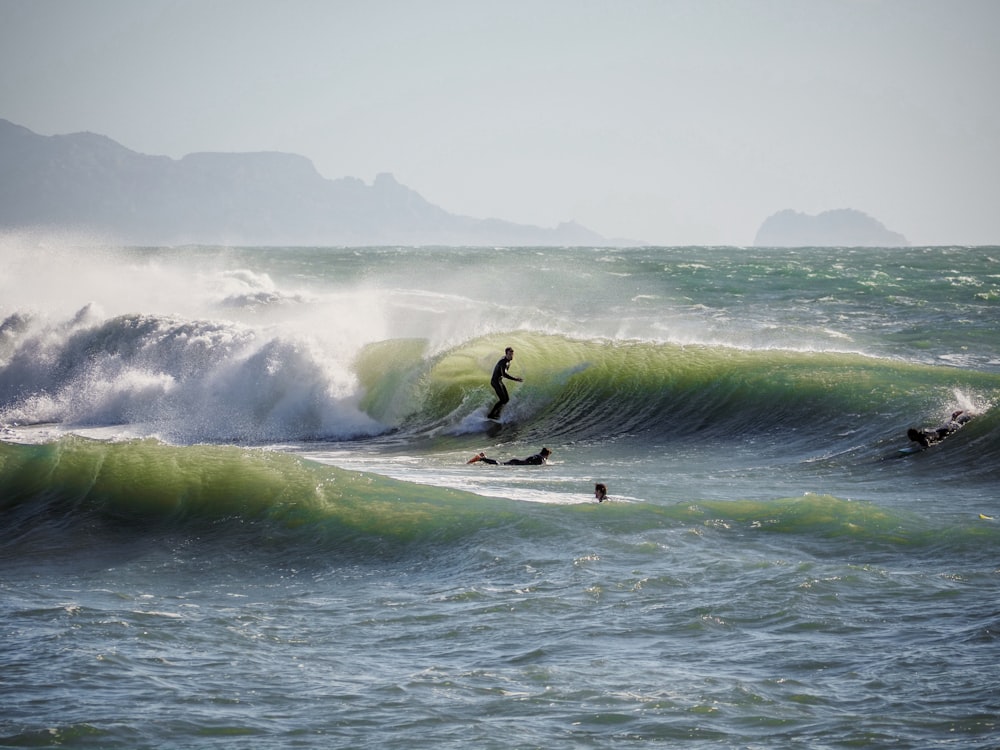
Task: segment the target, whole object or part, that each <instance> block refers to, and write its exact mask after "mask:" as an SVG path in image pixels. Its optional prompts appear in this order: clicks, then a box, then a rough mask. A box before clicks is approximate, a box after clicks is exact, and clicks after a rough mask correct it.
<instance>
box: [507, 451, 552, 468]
mask: <svg viewBox="0 0 1000 750" xmlns="http://www.w3.org/2000/svg"><path fill="white" fill-rule="evenodd" d="M503 463H504V466H541V465H542V464H544V463H545V456H543V455H542V454H541V453H536V454H535V455H534V456H528V457H527V458H512V459H510V460H509V461H504V462H503Z"/></svg>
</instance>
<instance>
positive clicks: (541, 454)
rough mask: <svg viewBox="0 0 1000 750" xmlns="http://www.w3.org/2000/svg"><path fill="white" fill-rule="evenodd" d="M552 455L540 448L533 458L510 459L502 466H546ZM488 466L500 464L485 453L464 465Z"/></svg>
mask: <svg viewBox="0 0 1000 750" xmlns="http://www.w3.org/2000/svg"><path fill="white" fill-rule="evenodd" d="M551 455H552V451H550V450H549V449H548V448H542V449H541V450H540V451H538V453H536V454H535V455H533V456H528V457H527V458H511V459H509V460H507V461H503V462H502V463H503V465H504V466H541V465H542V464H547V463H548V462H549V456H551ZM480 462H481V463H484V464H490V465H491V466H496V465H497V464H499V463H501V462H500V461H497V460H496V459H495V458H489V457H487V455H486V454H485V453H477V454H476V455H474V456H473V457H472V458H470V459H469V460H468V461H466V463H470V464H475V463H480Z"/></svg>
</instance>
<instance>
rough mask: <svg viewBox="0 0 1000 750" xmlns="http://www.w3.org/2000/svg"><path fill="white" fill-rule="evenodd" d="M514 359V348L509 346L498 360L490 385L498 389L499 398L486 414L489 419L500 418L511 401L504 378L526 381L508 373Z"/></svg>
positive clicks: (495, 389)
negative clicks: (505, 406)
mask: <svg viewBox="0 0 1000 750" xmlns="http://www.w3.org/2000/svg"><path fill="white" fill-rule="evenodd" d="M512 359H514V350H513V349H512V348H510V347H509V346H508V347H507V348H506V349H505V350H504V355H503V356H502V357H501V358H500V359H499V360H498V361H497V363H496V366H495V367H494V368H493V377H491V378H490V385H491V386H493V390H494V391H496V394H497V399H498V400H497V402H496V404H495V405H494V406H493V408H492V409H490V413H489V414H487V415H486V418H487V419H500V412H501V411H503V407H504V405H505V404H506V403H507V402H508V401H510V394H508V393H507V386H506V385H504V382H503V379H504V378H507V380H516V381H517V382H518V383H523V382H524V378H518V377H515V376H514V375H510V374H508V372H507V368H508V367H510V361H511V360H512Z"/></svg>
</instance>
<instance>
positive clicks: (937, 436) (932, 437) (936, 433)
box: [906, 409, 972, 448]
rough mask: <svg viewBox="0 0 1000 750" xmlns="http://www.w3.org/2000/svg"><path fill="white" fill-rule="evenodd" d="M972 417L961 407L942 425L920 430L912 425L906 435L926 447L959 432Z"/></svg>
mask: <svg viewBox="0 0 1000 750" xmlns="http://www.w3.org/2000/svg"><path fill="white" fill-rule="evenodd" d="M971 419H972V415H971V414H969V413H968V412H967V411H962V410H961V409H959V410H958V411H956V412H953V413H952V415H951V419H949V420H948V421H947V422H945V423H944V424H943V425H941V426H940V427H936V428H935V429H933V430H918V429H917V428H915V427H911V428H910V429H908V430H907V431H906V437H908V438H909V439H910V440H913V441H914V442H917V443H920V444H921V445H922V446H924V447H925V448H926V447H927V446H929V445H933V444H934V443H938V442H940V441H942V440H944V439H945V438H946V437H948V436H949V435H951V434H952V433H953V432H957V431H958V430H959V429H960V428H961V427H962V426H963V425H965V424H966V423H967V422H968V421H969V420H971Z"/></svg>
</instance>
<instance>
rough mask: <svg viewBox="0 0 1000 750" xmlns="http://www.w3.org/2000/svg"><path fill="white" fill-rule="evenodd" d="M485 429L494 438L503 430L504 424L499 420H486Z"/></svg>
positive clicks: (484, 422) (484, 421)
mask: <svg viewBox="0 0 1000 750" xmlns="http://www.w3.org/2000/svg"><path fill="white" fill-rule="evenodd" d="M483 429H484V430H486V434H487V435H489V436H490V437H493V436H494V435H496V434H497V433H498V432H500V430H501V429H503V423H502V422H501V421H500V420H499V419H484V420H483Z"/></svg>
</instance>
